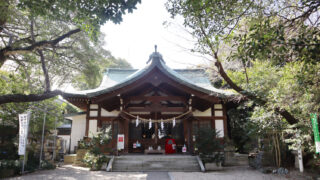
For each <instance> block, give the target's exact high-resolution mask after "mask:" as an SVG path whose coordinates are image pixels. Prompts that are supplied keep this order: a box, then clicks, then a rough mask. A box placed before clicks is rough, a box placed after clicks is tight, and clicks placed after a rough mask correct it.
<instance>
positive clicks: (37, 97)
mask: <svg viewBox="0 0 320 180" xmlns="http://www.w3.org/2000/svg"><path fill="white" fill-rule="evenodd" d="M64 94H65V93H64V92H62V91H60V90H54V91H48V92H45V93H43V94H29V95H25V94H8V95H2V96H0V104H6V103H11V102H15V103H18V102H34V101H42V100H46V99H50V98H53V97H55V96H58V95H64Z"/></svg>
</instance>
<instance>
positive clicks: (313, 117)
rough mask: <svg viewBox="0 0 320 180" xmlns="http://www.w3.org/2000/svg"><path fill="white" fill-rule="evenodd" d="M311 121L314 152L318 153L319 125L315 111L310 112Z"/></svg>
mask: <svg viewBox="0 0 320 180" xmlns="http://www.w3.org/2000/svg"><path fill="white" fill-rule="evenodd" d="M310 116H311V123H312V128H313V133H314V142H315V145H316V153H320V135H319V126H318V118H317V114H316V113H311V114H310Z"/></svg>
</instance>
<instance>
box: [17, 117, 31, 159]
mask: <svg viewBox="0 0 320 180" xmlns="http://www.w3.org/2000/svg"><path fill="white" fill-rule="evenodd" d="M29 117H30V116H29V113H28V114H19V127H20V129H19V150H18V154H19V155H24V154H25V152H26V146H27V136H28V127H29V119H30V118H29Z"/></svg>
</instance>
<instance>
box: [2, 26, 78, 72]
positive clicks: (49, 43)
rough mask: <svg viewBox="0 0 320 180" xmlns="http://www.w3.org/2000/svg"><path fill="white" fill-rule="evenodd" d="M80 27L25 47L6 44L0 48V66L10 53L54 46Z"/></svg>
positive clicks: (76, 31)
mask: <svg viewBox="0 0 320 180" xmlns="http://www.w3.org/2000/svg"><path fill="white" fill-rule="evenodd" d="M80 31H81V29H80V28H77V29H74V30H71V31H69V32H67V33H65V34H63V35H61V36H59V37H57V38H55V39H53V40H44V41H39V42H35V43H33V44H32V45H30V46H26V47H16V48H14V47H11V46H7V47H5V48H3V49H1V50H0V67H1V66H2V65H3V64H4V62H5V61H6V60H7V58H8V56H10V55H15V54H23V53H28V52H31V51H34V50H38V49H42V48H43V47H46V46H54V45H56V44H57V43H59V42H60V41H62V40H63V39H65V38H67V37H69V36H71V35H73V34H75V33H78V32H80Z"/></svg>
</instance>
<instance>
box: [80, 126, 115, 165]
mask: <svg viewBox="0 0 320 180" xmlns="http://www.w3.org/2000/svg"><path fill="white" fill-rule="evenodd" d="M110 141H111V128H105V129H102V130H101V131H100V132H98V133H96V134H95V135H94V136H93V137H92V139H91V140H90V141H89V142H87V143H84V144H83V145H82V146H83V147H84V148H86V149H89V151H88V152H87V153H86V155H85V156H84V158H83V162H84V163H85V164H86V165H87V166H88V167H90V169H91V170H100V169H101V167H102V165H103V164H104V163H108V162H109V158H108V157H107V156H106V155H104V154H103V152H106V151H108V150H109V149H108V148H105V147H104V146H105V145H107V144H109V143H110ZM102 149H103V150H102Z"/></svg>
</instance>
